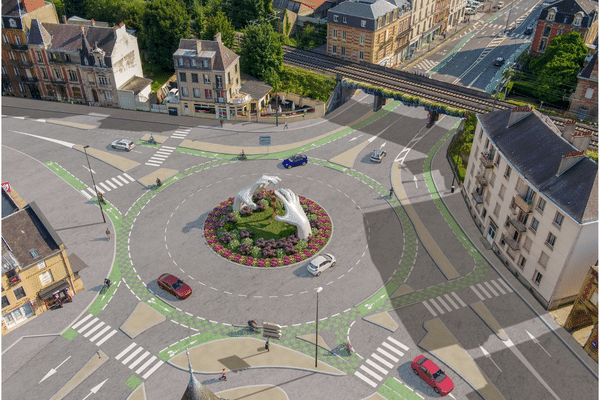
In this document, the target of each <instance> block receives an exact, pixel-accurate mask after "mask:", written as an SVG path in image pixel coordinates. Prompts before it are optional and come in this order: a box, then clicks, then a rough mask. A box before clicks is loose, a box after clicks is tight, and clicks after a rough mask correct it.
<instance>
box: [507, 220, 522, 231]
mask: <svg viewBox="0 0 600 400" xmlns="http://www.w3.org/2000/svg"><path fill="white" fill-rule="evenodd" d="M508 222H509V223H510V224H511V225H512V226H514V227H515V229H516V230H517V231H518V232H525V231H526V230H527V227H526V226H525V225H524V224H523V223H522V222H521V221H519V220H518V219H514V218H510V219H509V220H508Z"/></svg>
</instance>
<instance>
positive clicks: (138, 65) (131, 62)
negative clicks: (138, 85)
mask: <svg viewBox="0 0 600 400" xmlns="http://www.w3.org/2000/svg"><path fill="white" fill-rule="evenodd" d="M115 34H116V35H117V39H116V42H115V47H114V49H113V52H112V55H111V61H112V67H113V74H114V79H115V85H116V87H117V88H120V87H121V86H122V85H123V84H124V83H125V82H127V81H128V80H129V79H131V78H132V77H134V76H140V77H143V76H144V73H143V71H142V60H141V59H140V51H139V48H138V42H137V38H136V37H135V36H133V35H130V34H129V33H127V31H126V30H125V25H122V26H121V27H120V28H117V29H115Z"/></svg>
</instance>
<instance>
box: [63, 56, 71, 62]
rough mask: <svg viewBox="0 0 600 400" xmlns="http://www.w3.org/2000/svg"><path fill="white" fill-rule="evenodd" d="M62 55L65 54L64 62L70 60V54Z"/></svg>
mask: <svg viewBox="0 0 600 400" xmlns="http://www.w3.org/2000/svg"><path fill="white" fill-rule="evenodd" d="M64 56H65V61H66V62H71V56H70V55H68V54H65V55H64Z"/></svg>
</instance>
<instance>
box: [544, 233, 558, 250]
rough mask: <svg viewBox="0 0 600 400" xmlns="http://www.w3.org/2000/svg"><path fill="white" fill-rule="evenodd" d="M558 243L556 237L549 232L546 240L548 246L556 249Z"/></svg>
mask: <svg viewBox="0 0 600 400" xmlns="http://www.w3.org/2000/svg"><path fill="white" fill-rule="evenodd" d="M555 243H556V236H554V234H553V233H552V232H548V237H547V238H546V244H547V245H548V246H550V247H551V248H554V244H555Z"/></svg>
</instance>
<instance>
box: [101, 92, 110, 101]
mask: <svg viewBox="0 0 600 400" xmlns="http://www.w3.org/2000/svg"><path fill="white" fill-rule="evenodd" d="M102 95H103V96H104V101H110V100H111V97H110V92H104V93H102Z"/></svg>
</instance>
